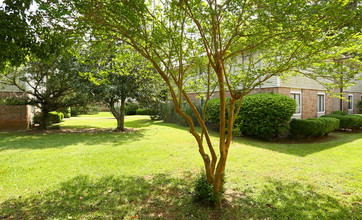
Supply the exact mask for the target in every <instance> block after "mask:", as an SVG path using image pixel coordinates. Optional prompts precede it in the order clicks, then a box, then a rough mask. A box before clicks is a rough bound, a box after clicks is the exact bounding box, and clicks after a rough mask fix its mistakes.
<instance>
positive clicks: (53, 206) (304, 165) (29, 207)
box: [0, 113, 362, 219]
mask: <svg viewBox="0 0 362 220" xmlns="http://www.w3.org/2000/svg"><path fill="white" fill-rule="evenodd" d="M94 117H96V118H93V119H92V118H89V120H86V119H84V118H85V117H84V116H81V117H79V118H73V119H70V120H66V121H65V122H63V123H61V124H60V125H61V127H62V128H66V129H68V130H67V132H62V131H52V132H45V133H40V132H0V218H15V219H20V218H22V219H36V218H39V217H41V218H44V219H55V218H56V219H67V218H73V219H89V218H109V219H120V218H124V219H131V218H141V219H148V218H165V219H184V218H194V219H250V218H252V219H266V218H271V219H353V218H354V219H360V218H361V214H362V213H361V212H362V208H361V204H362V199H361V188H362V163H361V158H362V151H361V146H362V133H348V134H347V133H333V134H331V137H329V138H328V139H327V141H315V142H314V143H309V144H308V143H303V144H300V143H289V144H281V143H271V142H263V141H257V140H253V139H248V138H235V139H234V141H233V143H232V147H231V149H230V154H229V158H228V163H227V170H226V188H227V189H228V190H227V192H226V196H225V197H226V200H225V201H224V202H223V204H222V206H223V207H222V208H215V209H213V208H209V207H204V206H202V205H198V204H194V203H193V202H192V200H191V194H192V190H193V189H192V186H193V183H192V182H193V180H194V178H195V177H196V174H197V173H198V172H199V171H200V170H201V169H202V160H201V157H200V156H199V154H198V150H197V147H196V144H195V141H194V139H193V137H192V136H191V135H190V134H189V133H188V129H187V128H185V127H180V126H178V125H175V124H167V123H161V122H154V121H151V120H149V119H148V117H146V116H128V117H127V118H126V127H127V128H133V129H134V130H133V131H132V132H129V133H115V132H111V128H114V127H115V125H116V121H115V120H114V119H108V117H111V116H110V115H109V114H105V113H102V115H101V116H99V115H95V116H94ZM102 117H104V118H102ZM73 128H75V129H84V130H83V131H82V132H81V131H79V130H78V131H76V132H71V131H73V130H72V129H73ZM88 128H103V130H101V131H100V132H94V131H93V130H87V129H88ZM105 128H109V129H105ZM216 137H217V136H216V134H213V139H212V141H213V142H214V143H215V144H217V142H218V140H217V138H216Z"/></svg>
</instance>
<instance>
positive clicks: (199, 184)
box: [193, 172, 225, 205]
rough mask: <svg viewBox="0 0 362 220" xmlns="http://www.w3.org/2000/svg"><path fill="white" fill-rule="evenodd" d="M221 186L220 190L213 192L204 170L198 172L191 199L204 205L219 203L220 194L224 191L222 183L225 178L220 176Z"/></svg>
mask: <svg viewBox="0 0 362 220" xmlns="http://www.w3.org/2000/svg"><path fill="white" fill-rule="evenodd" d="M221 184H222V187H221V190H220V192H219V193H218V194H217V195H215V194H214V186H213V185H212V184H210V183H209V182H208V181H207V177H206V174H205V172H200V174H199V175H198V177H197V179H196V180H195V182H194V185H195V189H194V193H193V200H194V201H195V202H200V203H202V204H205V205H215V204H219V203H220V202H221V199H222V195H223V193H224V192H225V188H224V184H225V178H224V176H223V177H222V183H221Z"/></svg>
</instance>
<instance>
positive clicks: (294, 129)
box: [289, 118, 325, 138]
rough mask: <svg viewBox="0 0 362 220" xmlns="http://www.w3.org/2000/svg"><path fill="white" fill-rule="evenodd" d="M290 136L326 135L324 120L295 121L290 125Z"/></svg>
mask: <svg viewBox="0 0 362 220" xmlns="http://www.w3.org/2000/svg"><path fill="white" fill-rule="evenodd" d="M289 126H290V130H289V132H290V134H291V135H292V136H293V137H296V138H299V137H307V138H308V137H319V136H322V135H324V130H325V124H324V123H323V122H322V120H303V119H295V118H293V119H292V121H291V122H290V123H289Z"/></svg>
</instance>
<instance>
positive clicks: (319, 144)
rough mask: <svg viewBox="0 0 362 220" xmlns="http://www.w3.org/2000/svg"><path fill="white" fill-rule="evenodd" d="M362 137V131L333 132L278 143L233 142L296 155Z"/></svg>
mask: <svg viewBox="0 0 362 220" xmlns="http://www.w3.org/2000/svg"><path fill="white" fill-rule="evenodd" d="M359 139H362V133H337V132H334V133H331V134H329V136H326V137H321V138H318V139H311V140H310V141H307V140H290V141H288V142H287V143H283V142H282V143H278V142H271V141H263V140H257V139H253V138H244V137H242V138H240V137H237V138H234V139H233V142H235V143H239V144H246V145H250V146H253V147H258V148H264V149H268V150H272V151H277V152H280V153H285V154H292V155H296V156H301V157H304V156H308V155H310V154H313V153H317V152H320V151H324V150H328V149H330V148H334V147H338V146H340V145H343V144H346V143H351V142H353V141H355V140H359Z"/></svg>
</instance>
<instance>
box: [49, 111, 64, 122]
mask: <svg viewBox="0 0 362 220" xmlns="http://www.w3.org/2000/svg"><path fill="white" fill-rule="evenodd" d="M63 119H64V114H63V113H61V112H56V111H53V112H49V113H48V120H49V121H50V123H51V124H54V123H60V122H61V121H62V120H63Z"/></svg>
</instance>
